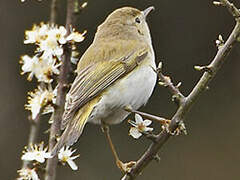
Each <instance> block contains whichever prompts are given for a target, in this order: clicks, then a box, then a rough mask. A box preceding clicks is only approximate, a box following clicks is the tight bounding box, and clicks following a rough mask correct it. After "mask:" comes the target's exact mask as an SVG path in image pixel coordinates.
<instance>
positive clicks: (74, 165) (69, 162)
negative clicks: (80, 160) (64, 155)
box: [67, 159, 78, 171]
mask: <svg viewBox="0 0 240 180" xmlns="http://www.w3.org/2000/svg"><path fill="white" fill-rule="evenodd" d="M67 163H68V165H69V166H70V167H71V168H72V170H74V171H75V170H77V169H78V167H77V165H76V164H75V162H74V161H73V160H72V159H68V160H67Z"/></svg>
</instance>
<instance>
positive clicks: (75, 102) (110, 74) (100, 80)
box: [61, 48, 148, 129]
mask: <svg viewBox="0 0 240 180" xmlns="http://www.w3.org/2000/svg"><path fill="white" fill-rule="evenodd" d="M147 53H148V51H147V49H146V48H140V49H138V50H135V51H132V52H130V53H128V54H126V55H125V56H123V57H122V58H120V59H111V60H109V61H100V62H98V63H94V64H90V65H88V66H86V67H85V68H84V69H82V70H81V71H80V72H78V75H77V77H76V79H75V80H74V82H73V84H72V87H71V89H70V91H69V93H68V95H67V98H66V106H65V111H64V114H63V119H62V124H61V128H62V129H64V128H65V127H66V125H67V124H68V122H69V121H70V120H71V119H72V118H73V117H74V115H75V113H76V111H77V110H78V109H79V108H81V107H82V106H83V105H84V104H86V103H87V102H88V101H90V100H91V99H93V98H94V97H96V96H97V95H98V94H100V93H101V92H102V91H103V90H104V89H105V88H107V87H108V86H110V85H111V84H112V83H114V82H115V81H116V80H118V79H119V78H120V77H122V76H124V75H126V74H127V73H129V72H130V71H132V70H133V69H134V68H135V67H136V66H137V65H138V64H139V63H141V61H142V60H143V59H145V57H146V56H147Z"/></svg>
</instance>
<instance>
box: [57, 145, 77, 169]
mask: <svg viewBox="0 0 240 180" xmlns="http://www.w3.org/2000/svg"><path fill="white" fill-rule="evenodd" d="M75 151H76V150H73V151H72V149H71V148H70V149H69V146H67V147H66V149H64V147H63V148H62V149H60V151H59V153H58V159H59V161H60V162H62V163H63V164H65V163H68V165H69V166H70V167H71V168H72V170H77V169H78V167H77V165H76V164H75V162H74V161H73V160H74V159H76V158H78V157H79V155H76V156H72V154H73V153H74V152H75ZM71 156H72V157H71Z"/></svg>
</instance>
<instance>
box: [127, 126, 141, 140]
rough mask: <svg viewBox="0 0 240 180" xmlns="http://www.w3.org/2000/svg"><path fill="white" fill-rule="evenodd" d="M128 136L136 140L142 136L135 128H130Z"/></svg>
mask: <svg viewBox="0 0 240 180" xmlns="http://www.w3.org/2000/svg"><path fill="white" fill-rule="evenodd" d="M129 134H130V135H131V136H132V137H133V138H135V139H138V138H139V137H140V136H142V133H140V132H139V131H138V129H137V128H135V127H131V129H130V130H129Z"/></svg>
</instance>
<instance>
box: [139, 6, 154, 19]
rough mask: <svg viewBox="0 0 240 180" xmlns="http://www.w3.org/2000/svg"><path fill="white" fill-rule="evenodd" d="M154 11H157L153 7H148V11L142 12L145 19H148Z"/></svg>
mask: <svg viewBox="0 0 240 180" xmlns="http://www.w3.org/2000/svg"><path fill="white" fill-rule="evenodd" d="M154 9H155V8H154V7H153V6H150V7H148V8H147V9H145V10H143V11H142V12H143V15H144V17H145V18H146V17H147V15H148V14H149V13H150V12H151V11H152V10H154Z"/></svg>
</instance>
